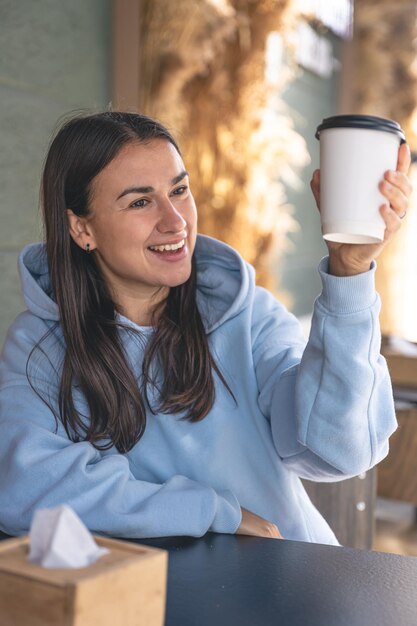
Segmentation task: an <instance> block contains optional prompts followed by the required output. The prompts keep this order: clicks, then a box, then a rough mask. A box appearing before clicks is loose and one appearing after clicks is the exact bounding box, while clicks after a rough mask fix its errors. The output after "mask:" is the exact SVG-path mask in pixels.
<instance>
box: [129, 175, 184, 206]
mask: <svg viewBox="0 0 417 626" xmlns="http://www.w3.org/2000/svg"><path fill="white" fill-rule="evenodd" d="M188 175H189V174H188V172H187V170H183V171H182V172H180V173H179V174H178V176H175V177H174V178H173V179H172V180H171V185H176V184H177V183H179V182H180V181H181V180H182V179H183V178H185V177H186V176H188ZM153 191H155V188H154V187H128V188H127V189H125V190H124V191H122V193H121V194H120V195H119V196H117V200H120V198H123V196H127V195H128V194H130V193H152V192H153Z"/></svg>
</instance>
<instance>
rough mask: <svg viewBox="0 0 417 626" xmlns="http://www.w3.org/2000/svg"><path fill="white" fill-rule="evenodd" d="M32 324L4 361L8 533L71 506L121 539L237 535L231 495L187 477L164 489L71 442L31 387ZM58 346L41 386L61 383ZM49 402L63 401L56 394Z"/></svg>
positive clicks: (1, 479)
mask: <svg viewBox="0 0 417 626" xmlns="http://www.w3.org/2000/svg"><path fill="white" fill-rule="evenodd" d="M28 324H29V325H33V324H35V325H38V326H39V325H41V324H42V322H41V320H37V321H34V317H33V316H31V315H30V314H28V313H27V314H25V315H24V320H23V321H21V322H20V323H16V324H15V325H14V327H12V329H11V331H10V332H9V336H8V339H7V340H6V344H5V346H4V349H3V353H2V356H1V359H0V529H1V530H2V531H4V532H6V533H9V534H13V535H16V534H22V533H26V532H27V531H28V529H29V527H30V523H31V520H32V516H33V514H34V512H35V510H36V509H38V508H44V507H52V506H56V505H58V504H63V503H65V504H68V505H70V506H71V507H72V508H73V509H74V510H75V511H76V513H77V514H78V515H79V516H80V518H81V519H82V520H83V521H84V523H85V524H86V525H87V527H88V528H90V529H91V530H92V531H95V532H99V533H103V534H108V535H113V536H119V537H157V536H169V535H191V536H201V535H203V534H205V533H206V532H207V531H208V530H212V531H214V532H221V533H234V532H235V530H236V529H237V527H238V526H239V524H240V521H241V511H240V506H239V503H238V502H237V500H236V498H235V496H234V495H233V494H232V493H231V492H230V491H226V490H225V491H220V490H218V491H216V490H214V489H212V488H211V487H209V486H207V485H204V484H200V483H198V482H195V481H193V480H189V479H188V478H186V477H184V476H180V475H177V476H173V477H171V478H170V479H169V480H168V481H166V482H164V483H163V484H157V483H153V482H146V481H141V480H137V479H135V477H134V476H133V474H132V472H131V470H130V467H129V461H128V459H127V458H126V457H125V456H124V455H122V454H119V453H110V454H109V453H107V454H103V453H101V452H99V451H97V450H96V449H95V448H94V447H93V446H92V445H91V444H89V443H87V442H80V443H73V442H72V441H70V440H69V439H68V437H67V435H66V432H65V430H64V429H63V427H62V425H61V424H60V423H58V424H56V421H55V418H54V416H53V413H52V411H51V410H50V409H49V408H48V406H47V405H46V404H45V402H44V401H43V400H41V399H40V398H39V396H38V395H37V394H36V393H35V392H34V391H33V389H32V388H31V386H30V385H29V383H28V380H27V377H26V372H25V368H26V361H27V356H28V354H29V352H30V349H31V348H32V347H33V345H34V343H35V342H34V341H33V340H32V341H30V340H28V338H27V332H26V328H27V325H28ZM44 330H45V328H43V331H44ZM40 336H42V333H40V334H39V337H40ZM51 341H52V339H51V338H49V339H48V341H47V342H45V347H44V350H45V351H46V352H47V353H48V359H47V360H46V362H48V363H49V364H50V366H51V370H50V371H46V370H45V371H43V372H41V371H39V370H37V372H36V377H37V380H38V381H40V380H41V379H43V380H45V381H47V380H49V383H50V382H51V381H54V379H56V378H57V375H56V372H54V371H53V369H52V366H53V365H54V359H53V357H52V352H51V350H48V349H47V345H48V344H49V343H50V342H51ZM55 365H56V364H55ZM49 388H51V387H50V386H49ZM55 395H56V394H55ZM49 400H50V401H54V402H56V398H55V399H54V398H51V394H50V396H49Z"/></svg>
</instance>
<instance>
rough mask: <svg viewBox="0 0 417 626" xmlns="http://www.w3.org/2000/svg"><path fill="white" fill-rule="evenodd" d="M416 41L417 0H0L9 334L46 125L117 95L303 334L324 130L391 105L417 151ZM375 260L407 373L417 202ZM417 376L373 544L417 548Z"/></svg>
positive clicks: (315, 282) (312, 275)
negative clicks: (177, 152)
mask: <svg viewBox="0 0 417 626" xmlns="http://www.w3.org/2000/svg"><path fill="white" fill-rule="evenodd" d="M416 41H417V3H416V2H415V1H411V2H410V1H407V0H395V1H391V0H360V1H359V0H358V1H356V2H353V0H332V1H331V2H330V1H326V0H113V1H111V0H89V1H88V2H85V1H84V0H72V1H71V2H65V1H64V0H20V1H19V2H15V1H13V0H0V127H1V150H0V160H1V161H0V163H1V167H0V194H1V202H0V211H1V224H2V226H1V230H0V281H1V293H2V305H1V308H0V341H1V342H3V339H4V337H5V334H6V331H7V328H8V326H9V325H10V323H11V322H12V320H13V319H14V317H15V316H16V315H17V313H19V312H20V311H21V310H22V309H23V306H24V305H23V302H22V299H21V296H20V288H19V281H18V274H17V268H16V263H17V256H18V253H19V251H20V249H21V248H22V247H23V246H24V245H25V244H27V243H29V242H32V241H38V240H40V239H42V226H41V220H40V213H39V208H38V194H39V178H40V173H41V169H42V162H43V159H44V156H45V153H46V150H47V146H48V142H49V140H50V137H51V134H52V133H53V131H54V129H55V128H57V126H59V124H60V123H62V122H63V121H64V120H65V119H66V118H67V117H69V116H71V115H72V114H74V113H77V112H80V111H82V110H83V111H84V110H85V111H87V110H88V111H97V110H103V109H106V108H108V107H112V108H114V109H124V110H130V111H135V110H140V111H142V112H144V113H147V114H150V115H152V116H155V117H157V118H159V119H160V120H161V121H162V122H164V123H165V124H166V125H167V126H169V127H170V129H171V130H172V131H173V133H174V134H175V135H176V136H177V138H178V139H179V143H180V145H181V147H182V150H183V154H184V158H185V162H186V164H187V169H188V170H189V171H190V174H191V184H192V188H193V192H194V196H195V197H196V200H197V206H198V208H199V223H200V231H201V232H204V233H206V234H210V235H212V236H215V237H218V238H220V239H222V240H224V241H227V242H228V243H230V244H231V245H233V246H234V247H236V248H237V249H238V250H239V251H240V252H241V253H242V254H243V256H244V257H245V258H246V259H247V260H248V261H250V262H251V263H253V264H254V265H255V267H256V270H257V276H258V282H259V283H260V284H262V285H264V286H266V287H268V288H269V289H271V290H272V291H273V292H274V293H275V294H276V295H278V296H279V297H280V298H281V300H283V301H284V302H285V303H286V305H287V306H288V308H289V309H290V310H292V311H293V312H294V313H295V314H296V315H297V316H298V317H299V318H300V320H301V321H302V323H303V324H304V326H305V329H306V332H308V326H309V318H310V315H311V310H312V304H313V301H314V298H315V297H316V296H317V294H318V293H319V290H320V282H319V278H318V274H317V269H316V268H317V264H318V262H319V260H320V258H321V257H322V256H324V255H325V254H326V247H325V245H324V243H323V240H322V238H321V234H320V223H319V218H318V213H317V210H316V208H315V205H314V202H313V199H312V196H311V193H310V189H309V181H310V178H311V175H312V172H313V170H314V169H316V168H317V167H318V159H319V151H318V142H317V140H316V139H315V137H314V135H315V130H316V127H317V125H318V124H319V123H320V122H321V120H322V119H323V118H324V117H329V116H331V115H335V114H340V113H364V114H370V115H379V116H382V117H388V118H392V119H395V120H397V121H398V122H399V123H400V124H401V126H402V127H403V128H404V130H405V133H406V136H407V140H408V142H409V144H410V146H411V149H412V151H413V152H417V47H416ZM415 169H417V168H415V166H413V167H412V172H411V175H412V177H413V179H415V178H416V177H417V173H416V172H415ZM415 187H416V188H417V183H415ZM412 204H415V199H413V201H412ZM378 268H379V269H378V272H377V288H378V290H379V292H380V294H381V298H382V312H381V324H382V330H383V333H384V336H385V344H384V345H385V346H386V352H387V355H388V357H390V356H391V355H394V358H396V357H397V356H398V355H400V356H401V358H404V359H406V360H405V361H402V362H401V366H402V367H405V371H406V372H407V373H408V374H410V371H412V370H411V369H410V368H412V367H415V363H416V346H415V343H414V342H417V288H416V287H417V280H416V277H417V211H416V210H412V211H410V212H409V214H408V216H407V219H405V220H404V222H403V228H402V230H401V233H400V234H399V236H398V237H397V238H396V240H395V242H394V243H392V244H391V245H390V246H389V247H388V248H387V249H386V251H384V255H383V257H382V258H381V259H380V260H379V262H378ZM394 366H395V362H394V360H393V361H392V367H393V368H394ZM395 367H396V366H395ZM395 371H397V370H395ZM415 371H416V375H415V376H414V374H413V375H412V376H411V378H410V376H408V378H407V377H406V378H402V377H401V376H400V375H398V376H399V378H398V380H394V382H395V384H396V385H398V389H399V391H400V392H401V391H404V392H405V391H406V390H408V391H407V393H408V395H407V394H405V396H406V397H405V396H404V394H403V395H402V396H401V393H399V396H401V397H399V399H398V409H399V415H400V416H403V417H402V419H403V422H401V420H400V429H399V434H396V435H395V437H397V440H398V443H397V444H396V446H394V447H393V456H392V455H391V454H390V457H391V459H394V461H390V462H388V464H386V465H385V469H384V471H383V472H382V473H381V477H382V478H383V480H380V485H379V486H378V498H376V496H375V494H376V492H375V487H372V489H373V491H372V493H371V495H370V496H369V502H368V501H367V500H366V498H365V497H364V496H361V497H360V499H359V496H357V494H356V495H355V494H354V495H353V496H352V502H351V505H352V507H353V508H354V510H355V515H357V516H360V515H361V514H364V513H365V511H367V512H369V511H371V518H370V520H371V522H370V523H371V524H372V528H373V529H374V523H375V519H376V531H377V532H376V534H373V535H372V545H373V547H374V548H376V549H382V550H384V549H385V550H388V551H393V552H400V553H408V554H416V555H417V543H416V542H415V537H417V533H416V531H415V510H416V509H415V507H416V505H417V484H416V480H417V479H416V478H414V474H416V475H417V472H415V471H414V470H415V467H416V464H417V434H416V432H417V413H415V412H414V406H415V400H416V397H415V394H416V391H415V387H417V368H416V370H415ZM413 394H414V395H413ZM401 403H402V404H401ZM404 424H406V426H404ZM393 441H394V440H393ZM404 458H406V459H407V463H408V465H407V472H405V471H403V468H404V463H402V462H401V463H400V467H399V466H398V459H400V460H401V461H403V460H404ZM399 480H400V483H401V481H402V483H401V484H400V487H401V485H402V487H403V489H402V490H401V489H398V484H399V483H398V481H399ZM413 481H414V482H413ZM411 483H412V484H411ZM375 484H376V480H375V477H374V478H373V481H372V485H375ZM393 496H395V497H393ZM372 532H373V531H372ZM358 545H359V544H358ZM359 547H360V546H359Z"/></svg>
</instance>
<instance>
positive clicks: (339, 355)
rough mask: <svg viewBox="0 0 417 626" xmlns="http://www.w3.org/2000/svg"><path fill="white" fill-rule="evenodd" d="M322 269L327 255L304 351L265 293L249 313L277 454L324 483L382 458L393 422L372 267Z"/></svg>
mask: <svg viewBox="0 0 417 626" xmlns="http://www.w3.org/2000/svg"><path fill="white" fill-rule="evenodd" d="M327 266H328V259H327V258H326V259H323V260H322V262H321V264H320V266H319V272H320V276H321V280H322V284H323V290H322V293H321V295H320V297H319V298H318V299H317V300H316V302H315V306H314V313H313V319H312V326H311V332H310V337H309V340H308V343H307V345H306V347H305V349H304V350H303V349H302V339H301V333H300V329H299V326H298V322H297V321H296V319H295V318H294V317H293V316H292V315H290V314H289V313H288V312H287V311H285V309H284V308H283V307H282V306H281V305H279V304H278V303H276V301H273V302H275V304H273V303H272V302H271V298H270V299H267V298H266V296H265V293H262V294H260V297H259V296H258V303H257V304H256V312H255V313H254V319H255V320H256V322H257V323H256V324H255V325H254V329H255V334H254V360H255V370H256V376H257V380H258V388H259V406H260V408H261V410H262V412H263V414H264V415H265V416H266V417H267V418H268V419H269V420H270V422H271V430H272V436H273V439H274V443H275V447H276V449H277V452H278V454H279V456H280V457H281V458H282V460H283V462H284V463H285V465H286V466H287V467H288V468H290V469H292V470H293V471H294V472H296V473H297V474H298V475H299V476H301V477H302V478H307V479H310V480H317V481H323V482H324V481H332V480H342V479H344V478H347V477H349V476H355V475H357V474H359V473H361V472H364V471H366V470H368V469H369V468H371V467H373V466H374V465H375V464H376V463H378V462H379V461H381V460H382V459H383V458H384V457H385V456H386V454H387V453H388V438H389V436H390V435H391V434H392V433H393V432H394V430H395V428H396V425H397V424H396V419H395V412H394V403H393V397H392V389H391V382H390V378H389V373H388V368H387V365H386V362H385V359H384V358H383V357H382V356H381V354H380V343H381V340H380V330H379V322H378V315H379V310H380V301H379V296H378V295H377V293H376V292H375V289H374V273H375V264H373V267H372V268H371V270H370V271H369V272H366V273H363V274H359V275H357V276H351V277H335V276H331V275H330V274H328V273H327ZM261 300H264V302H263V303H262V304H261ZM268 300H269V302H268ZM259 304H261V306H260V307H259ZM268 307H269V311H268ZM259 311H263V313H262V315H260V314H259ZM265 320H267V321H265Z"/></svg>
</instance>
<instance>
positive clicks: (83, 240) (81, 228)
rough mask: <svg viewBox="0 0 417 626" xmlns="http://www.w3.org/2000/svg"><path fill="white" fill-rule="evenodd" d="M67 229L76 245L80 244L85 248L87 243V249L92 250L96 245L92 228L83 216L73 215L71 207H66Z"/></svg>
mask: <svg viewBox="0 0 417 626" xmlns="http://www.w3.org/2000/svg"><path fill="white" fill-rule="evenodd" d="M67 219H68V230H69V232H70V235H71V237H72V239H73V240H74V241H75V243H76V244H77V246H80V248H82V249H83V250H86V249H87V244H88V245H89V251H92V250H94V248H95V247H96V244H95V240H94V235H93V232H92V229H91V227H90V225H89V223H88V220H87V219H86V218H85V217H79V216H78V215H75V213H74V212H73V211H71V209H67Z"/></svg>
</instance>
